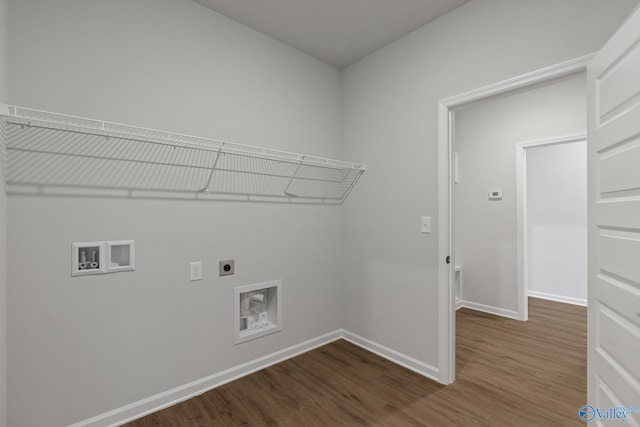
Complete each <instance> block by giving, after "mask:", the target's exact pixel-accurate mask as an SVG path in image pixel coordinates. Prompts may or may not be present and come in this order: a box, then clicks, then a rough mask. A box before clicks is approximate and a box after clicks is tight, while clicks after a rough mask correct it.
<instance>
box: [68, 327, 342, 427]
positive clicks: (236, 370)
mask: <svg viewBox="0 0 640 427" xmlns="http://www.w3.org/2000/svg"><path fill="white" fill-rule="evenodd" d="M342 337H343V331H342V330H336V331H334V332H330V333H328V334H325V335H322V336H319V337H316V338H313V339H310V340H308V341H305V342H303V343H300V344H296V345H294V346H291V347H289V348H285V349H283V350H280V351H277V352H275V353H271V354H268V355H266V356H263V357H260V358H258V359H255V360H252V361H250V362H247V363H243V364H241V365H238V366H234V367H233V368H230V369H227V370H224V371H222V372H218V373H217V374H213V375H210V376H208V377H204V378H201V379H198V380H196V381H193V382H190V383H188V384H185V385H182V386H179V387H176V388H173V389H171V390H167V391H165V392H162V393H159V394H156V395H154V396H151V397H148V398H146V399H142V400H139V401H137V402H133V403H131V404H129V405H125V406H122V407H120V408H117V409H114V410H112V411H109V412H105V413H103V414H100V415H97V416H95V417H92V418H89V419H86V420H83V421H80V422H78V423H75V424H72V425H71V426H69V427H107V426H109V427H111V426H119V425H122V424H125V423H128V422H130V421H133V420H135V419H138V418H141V417H143V416H145V415H148V414H151V413H153V412H156V411H159V410H161V409H164V408H167V407H169V406H172V405H175V404H176V403H180V402H183V401H185V400H188V399H190V398H192V397H194V396H198V395H200V394H202V393H205V392H207V391H209V390H212V389H214V388H216V387H220V386H221V385H224V384H226V383H229V382H231V381H233V380H236V379H238V378H241V377H244V376H246V375H249V374H252V373H254V372H256V371H259V370H261V369H264V368H266V367H269V366H271V365H275V364H276V363H280V362H282V361H284V360H287V359H290V358H292V357H295V356H298V355H300V354H302V353H306V352H308V351H310V350H313V349H314V348H317V347H321V346H323V345H326V344H329V343H331V342H333V341H336V340H338V339H340V338H342Z"/></svg>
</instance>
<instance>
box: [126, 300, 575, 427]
mask: <svg viewBox="0 0 640 427" xmlns="http://www.w3.org/2000/svg"><path fill="white" fill-rule="evenodd" d="M529 317H530V319H529V321H528V322H519V321H516V320H510V319H505V318H501V317H496V316H493V315H489V314H484V313H480V312H477V311H472V310H468V309H461V310H459V311H458V313H457V339H458V341H457V370H458V375H457V379H456V382H455V383H454V384H452V385H450V386H446V387H445V386H442V385H439V384H438V383H436V382H434V381H430V380H428V379H425V378H424V377H421V376H420V375H417V374H415V373H413V372H411V371H409V370H407V369H404V368H402V367H399V366H397V365H395V364H393V363H391V362H389V361H387V360H385V359H382V358H381V357H378V356H376V355H374V354H371V353H369V352H367V351H365V350H362V349H360V348H359V347H357V346H355V345H353V344H350V343H348V342H347V341H343V340H340V341H336V342H334V343H331V344H329V345H326V346H324V347H321V348H319V349H316V350H313V351H311V352H309V353H306V354H303V355H301V356H298V357H295V358H293V359H290V360H287V361H285V362H283V363H280V364H278V365H275V366H272V367H269V368H267V369H264V370H262V371H260V372H257V373H255V374H252V375H249V376H247V377H244V378H242V379H239V380H237V381H234V382H232V383H229V384H226V385H224V386H221V387H219V388H217V389H214V390H212V391H209V392H207V393H204V394H202V395H200V396H197V397H194V398H193V399H190V400H188V401H185V402H183V403H180V404H177V405H175V406H172V407H170V408H167V409H164V410H162V411H159V412H157V413H154V414H151V415H148V416H146V417H144V418H141V419H139V420H136V421H134V422H132V423H129V424H127V426H129V427H150V426H180V427H182V426H239V425H245V426H296V427H298V426H336V425H343V426H363V425H366V426H518V427H524V426H536V427H539V426H572V425H576V426H578V425H582V426H583V425H584V423H582V422H581V421H580V420H579V418H578V409H579V408H580V406H582V405H583V404H585V403H586V308H584V307H577V306H572V305H567V304H561V303H556V302H551V301H545V300H540V299H536V298H530V299H529Z"/></svg>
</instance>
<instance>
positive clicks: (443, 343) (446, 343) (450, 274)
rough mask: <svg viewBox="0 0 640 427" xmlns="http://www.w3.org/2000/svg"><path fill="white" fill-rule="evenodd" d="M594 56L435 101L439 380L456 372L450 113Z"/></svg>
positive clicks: (569, 71) (568, 70)
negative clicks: (436, 115)
mask: <svg viewBox="0 0 640 427" xmlns="http://www.w3.org/2000/svg"><path fill="white" fill-rule="evenodd" d="M594 56H595V54H594V53H592V54H589V55H585V56H581V57H579V58H575V59H572V60H569V61H566V62H562V63H559V64H556V65H552V66H550V67H545V68H542V69H540V70H537V71H533V72H530V73H526V74H523V75H520V76H517V77H514V78H511V79H507V80H504V81H502V82H498V83H495V84H491V85H488V86H484V87H481V88H478V89H474V90H471V91H469V92H465V93H462V94H459V95H455V96H452V97H450V98H446V99H443V100H441V101H440V102H438V218H439V220H438V380H439V382H441V383H442V384H451V383H452V382H453V381H454V380H455V376H456V371H455V367H456V323H455V321H456V319H455V289H454V283H453V280H454V275H455V272H454V268H455V267H454V266H455V247H454V241H455V240H454V237H455V236H454V222H453V213H454V206H453V197H452V196H453V194H452V193H453V179H454V166H453V164H452V163H453V160H454V155H453V151H452V148H453V144H452V142H453V132H454V124H453V114H454V112H455V111H456V110H458V109H460V108H462V107H463V106H465V105H467V104H470V103H472V102H478V101H481V100H484V99H487V98H491V97H494V96H496V95H501V94H504V93H507V92H511V91H514V90H517V89H523V88H527V87H530V86H534V85H537V84H540V83H545V82H549V81H552V80H555V79H558V78H561V77H565V76H570V75H573V74H577V73H581V72H584V71H586V69H587V64H588V63H589V62H590V61H591V60H592V59H593V57H594ZM585 91H586V88H585ZM585 114H586V112H585ZM448 257H450V263H447V262H446V259H447V258H448Z"/></svg>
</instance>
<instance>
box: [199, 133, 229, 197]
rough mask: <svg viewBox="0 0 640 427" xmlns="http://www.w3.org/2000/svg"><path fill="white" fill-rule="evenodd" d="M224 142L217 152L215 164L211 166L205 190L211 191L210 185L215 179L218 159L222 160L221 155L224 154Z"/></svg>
mask: <svg viewBox="0 0 640 427" xmlns="http://www.w3.org/2000/svg"><path fill="white" fill-rule="evenodd" d="M223 146H224V143H222V144H221V145H220V148H219V149H218V151H217V152H216V159H215V160H214V161H213V166H212V167H211V173H210V174H209V180H208V181H207V185H206V186H205V187H204V188H203V189H202V191H203V192H205V193H209V192H210V191H211V190H209V187H210V186H211V182H212V181H213V173H214V172H215V171H216V166H218V160H220V156H222V147H223Z"/></svg>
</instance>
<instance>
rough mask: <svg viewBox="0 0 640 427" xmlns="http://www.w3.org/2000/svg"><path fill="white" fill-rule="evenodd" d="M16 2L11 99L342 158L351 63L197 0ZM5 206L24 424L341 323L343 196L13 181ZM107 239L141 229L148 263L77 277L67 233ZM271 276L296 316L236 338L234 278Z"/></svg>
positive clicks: (12, 397)
mask: <svg viewBox="0 0 640 427" xmlns="http://www.w3.org/2000/svg"><path fill="white" fill-rule="evenodd" d="M9 12H10V23H9V35H10V47H11V48H10V58H9V59H10V62H9V65H10V67H9V79H10V82H11V84H10V90H9V101H10V102H11V103H13V104H17V105H24V106H29V107H34V108H40V109H45V110H53V111H58V112H63V113H69V114H78V115H83V116H88V117H96V118H100V119H105V120H112V121H116V122H123V123H129V124H134V125H139V126H147V127H152V128H158V129H165V130H172V131H176V132H184V133H189V134H195V135H202V136H208V137H215V138H222V139H227V140H232V141H236V142H240V143H246V144H254V145H261V146H266V147H271V148H277V149H285V150H291V151H296V152H302V153H308V154H316V155H320V156H327V157H338V158H339V157H342V155H341V97H340V72H339V71H338V70H337V69H336V68H333V67H331V66H328V65H326V64H324V63H322V62H319V61H317V60H316V59H313V58H311V57H309V56H307V55H304V54H302V53H300V52H298V51H296V50H294V49H292V48H290V47H288V46H285V45H282V44H280V43H278V42H276V41H274V40H273V39H271V38H268V37H266V36H263V35H261V34H259V33H257V32H255V31H253V30H250V29H248V28H246V27H243V26H241V25H239V24H237V23H236V22H234V21H231V20H229V19H227V18H224V17H222V16H220V15H218V14H215V13H214V12H212V11H210V10H209V9H206V8H204V7H202V6H200V5H198V4H196V3H194V2H192V1H190V0H161V1H158V0H135V1H130V0H115V1H106V2H105V1H86V0H52V1H46V2H42V1H38V0H11V1H10V9H9ZM8 221H9V236H8V240H9V246H10V248H11V251H10V253H9V285H8V286H9V295H8V298H9V314H8V315H9V325H8V328H9V335H8V338H9V425H11V426H12V427H21V426H26V427H31V426H44V425H46V426H62V425H67V424H69V423H72V422H76V421H80V420H83V419H86V418H88V417H90V416H93V415H97V414H100V413H103V412H104V411H108V410H111V409H114V408H117V407H120V406H122V405H125V404H129V403H131V402H134V401H136V400H138V399H142V398H145V397H148V396H151V395H153V394H156V393H159V392H163V391H166V390H168V389H171V388H173V387H176V386H179V385H182V384H185V383H187V382H190V381H193V380H196V379H199V378H202V377H205V376H208V375H211V374H214V373H216V372H219V371H222V370H224V369H227V368H230V367H232V366H236V365H239V364H241V363H243V362H246V361H249V360H252V359H255V358H257V357H260V356H263V355H265V354H269V353H272V352H274V351H277V350H280V349H283V348H285V347H288V346H291V345H294V344H298V343H301V342H303V341H305V340H308V339H311V338H314V337H317V336H319V335H321V334H325V333H327V332H330V331H333V330H336V329H337V328H340V327H341V326H342V325H343V321H342V312H343V310H342V302H341V299H342V281H341V272H342V269H341V267H340V266H341V260H342V249H341V242H342V240H341V237H342V208H341V207H336V206H295V205H293V206H289V205H274V204H259V203H226V202H200V203H197V202H189V201H170V200H157V201H153V200H120V199H116V200H111V199H109V200H107V199H100V198H59V197H22V196H9V208H8ZM104 239H135V240H136V264H137V265H136V267H137V269H136V271H135V272H131V273H118V274H112V275H105V276H93V277H88V276H85V277H74V278H72V277H71V276H70V245H71V242H74V241H91V240H104ZM228 258H234V259H235V260H236V274H235V276H232V277H226V278H219V277H218V276H217V268H218V264H217V263H218V261H219V260H221V259H228ZM197 260H202V261H203V272H204V280H203V281H201V282H197V283H190V282H189V281H188V262H189V261H197ZM276 278H282V279H283V285H282V286H283V307H282V310H283V322H284V327H283V331H282V332H280V333H277V334H273V335H269V336H268V337H264V338H261V339H258V340H254V341H250V342H247V343H244V344H241V345H238V346H234V345H233V327H232V325H233V318H232V307H233V304H232V301H233V300H232V298H233V287H234V286H237V285H246V284H252V283H257V282H262V281H266V280H272V279H276Z"/></svg>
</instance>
